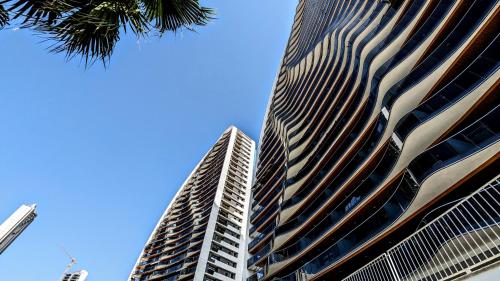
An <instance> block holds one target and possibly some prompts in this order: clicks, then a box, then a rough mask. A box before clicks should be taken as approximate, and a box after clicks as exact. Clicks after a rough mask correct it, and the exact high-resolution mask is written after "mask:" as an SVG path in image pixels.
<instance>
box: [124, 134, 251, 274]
mask: <svg viewBox="0 0 500 281" xmlns="http://www.w3.org/2000/svg"><path fill="white" fill-rule="evenodd" d="M254 154H255V142H254V141H253V140H251V139H250V138H249V137H247V136H246V135H245V134H244V133H243V132H241V131H240V130H238V129H237V128H236V127H234V126H231V127H229V128H228V129H227V130H226V131H225V132H224V133H223V134H222V136H221V137H220V138H219V140H218V141H217V142H216V144H215V145H214V147H213V148H212V149H211V150H210V151H209V152H208V153H207V154H206V155H205V156H204V157H203V159H202V161H200V163H199V164H198V165H197V166H196V168H195V169H194V170H193V172H192V173H191V174H190V176H189V177H188V179H187V180H186V181H185V182H184V184H183V185H182V187H181V188H180V189H179V191H178V192H177V194H176V195H175V197H174V199H173V200H172V201H171V202H170V204H169V206H168V207H167V210H166V211H165V213H164V214H163V216H162V218H161V219H160V221H159V223H158V224H157V225H156V227H155V229H154V231H153V233H152V235H151V236H150V238H149V239H148V242H147V243H146V247H145V249H144V250H143V251H142V252H141V254H140V256H139V259H138V261H137V263H136V265H135V266H134V269H133V270H132V273H131V274H130V277H129V280H170V279H172V280H200V281H201V280H213V281H230V280H242V279H243V277H244V276H243V275H244V272H246V256H245V252H246V246H247V241H246V240H247V233H246V231H247V220H248V218H247V217H248V208H249V201H250V189H251V179H252V175H253V168H254V164H253V161H254V157H255V156H254ZM180 218H182V219H180ZM189 221H191V223H189Z"/></svg>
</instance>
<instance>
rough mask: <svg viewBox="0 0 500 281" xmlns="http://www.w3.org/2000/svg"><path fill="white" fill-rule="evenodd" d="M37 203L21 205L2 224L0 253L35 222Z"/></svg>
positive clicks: (0, 227)
mask: <svg viewBox="0 0 500 281" xmlns="http://www.w3.org/2000/svg"><path fill="white" fill-rule="evenodd" d="M35 209H36V205H35V204H33V205H29V206H27V205H21V207H19V208H18V209H17V210H16V211H15V212H14V213H13V214H12V215H11V216H10V217H9V218H8V219H7V220H6V221H5V222H4V223H2V224H1V225H0V254H1V253H2V252H3V251H5V249H7V247H8V246H9V245H10V244H11V243H12V242H14V240H15V239H16V238H17V237H18V236H19V235H20V234H21V233H22V232H23V231H24V230H25V229H26V228H27V227H28V225H30V224H31V222H33V220H34V219H35V217H36V212H35Z"/></svg>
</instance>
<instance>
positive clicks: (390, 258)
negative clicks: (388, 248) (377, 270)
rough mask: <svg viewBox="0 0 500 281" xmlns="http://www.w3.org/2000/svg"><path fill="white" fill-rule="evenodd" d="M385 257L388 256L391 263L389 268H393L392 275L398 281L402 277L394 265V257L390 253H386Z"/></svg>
mask: <svg viewBox="0 0 500 281" xmlns="http://www.w3.org/2000/svg"><path fill="white" fill-rule="evenodd" d="M384 255H385V258H387V262H388V263H389V268H390V269H391V273H392V277H394V280H396V281H401V278H399V275H398V273H397V271H396V266H395V265H394V262H393V261H392V257H391V255H390V254H386V253H384Z"/></svg>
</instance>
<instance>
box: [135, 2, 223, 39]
mask: <svg viewBox="0 0 500 281" xmlns="http://www.w3.org/2000/svg"><path fill="white" fill-rule="evenodd" d="M142 2H143V5H144V8H145V13H146V16H147V18H148V19H149V20H150V21H153V22H154V26H155V27H156V28H157V29H158V30H159V31H160V32H161V33H164V32H166V31H176V30H177V29H179V28H182V27H185V28H191V27H192V26H193V25H205V24H207V23H208V21H209V20H210V19H212V17H213V14H214V12H213V10H212V9H209V8H206V7H202V6H200V3H199V1H198V0H142Z"/></svg>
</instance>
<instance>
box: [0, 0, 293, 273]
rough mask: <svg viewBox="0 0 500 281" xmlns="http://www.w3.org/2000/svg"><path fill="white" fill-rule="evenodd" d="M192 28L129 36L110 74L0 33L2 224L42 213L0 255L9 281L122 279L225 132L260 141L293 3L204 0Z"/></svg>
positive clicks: (29, 37)
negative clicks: (233, 129) (200, 18)
mask: <svg viewBox="0 0 500 281" xmlns="http://www.w3.org/2000/svg"><path fill="white" fill-rule="evenodd" d="M207 3H208V5H210V6H212V7H214V8H216V9H217V17H218V19H217V20H215V21H213V22H212V23H211V24H209V25H208V26H206V27H204V28H200V29H198V32H197V33H192V32H187V31H185V32H181V33H178V34H177V35H175V36H174V35H167V36H165V37H164V38H162V39H158V38H155V37H153V38H150V39H147V40H142V41H140V42H137V40H136V39H135V38H132V37H128V36H123V38H122V40H121V41H120V42H119V44H118V46H117V48H116V51H115V53H114V55H113V57H112V61H111V65H110V66H109V68H108V69H107V70H104V69H103V68H102V67H101V66H100V65H95V66H94V67H92V68H90V69H87V70H85V68H84V66H83V64H81V63H79V61H78V60H74V61H71V62H69V63H67V62H65V60H64V57H63V56H62V55H53V54H48V53H47V51H46V49H45V48H46V47H47V44H40V41H41V39H40V38H38V37H36V36H34V35H33V34H32V33H30V32H28V31H22V30H20V31H14V30H12V29H7V30H3V31H0V42H1V52H0V61H1V67H0V81H1V82H2V87H1V90H0V194H1V195H0V221H3V220H4V219H5V218H7V217H8V216H9V215H10V214H11V213H12V212H13V211H14V210H15V209H16V208H17V207H18V206H19V205H21V204H22V203H37V204H38V213H39V216H38V218H37V219H36V220H35V222H34V223H33V224H32V225H31V226H30V227H29V228H28V229H27V230H26V231H25V232H24V233H23V234H22V235H21V237H19V238H18V239H17V240H16V241H15V242H14V244H12V245H11V247H10V248H9V249H8V250H7V251H6V252H5V253H4V254H3V255H1V256H0V276H1V280H2V281H4V280H5V281H11V280H12V281H56V280H58V278H59V276H60V274H61V273H62V271H63V270H64V267H65V266H66V264H67V263H68V262H69V260H68V258H67V257H66V256H65V254H64V253H63V252H62V250H61V249H60V245H64V246H65V247H66V248H67V249H68V251H69V252H71V254H72V255H73V256H75V257H76V258H77V259H78V264H77V266H75V267H74V269H79V268H84V269H87V270H88V271H89V272H90V275H89V279H88V280H89V281H114V280H126V278H127V276H128V274H129V272H130V270H131V268H132V266H133V264H134V263H135V260H136V258H137V255H138V254H139V252H140V250H141V247H142V246H143V245H144V242H145V241H146V239H147V237H148V236H149V234H150V232H151V230H152V229H153V227H154V225H155V224H156V221H157V220H158V218H159V216H160V215H161V213H162V212H163V209H164V208H165V207H166V206H167V204H168V202H169V201H170V199H171V198H172V196H173V195H174V194H175V192H176V191H177V188H178V187H179V185H180V184H181V183H182V182H183V181H184V179H185V177H186V176H187V175H188V174H189V173H190V171H191V170H192V169H193V168H194V166H195V165H196V163H197V162H198V161H199V160H200V158H201V157H202V156H203V155H204V154H205V152H206V151H207V150H208V149H209V148H210V147H211V145H212V144H213V143H214V142H215V141H216V139H217V138H218V137H219V135H220V134H221V133H222V132H223V131H224V130H225V129H226V128H227V127H228V126H229V125H231V124H234V125H236V126H237V127H239V128H241V129H242V130H243V131H245V133H247V134H248V135H250V136H251V137H253V138H255V139H256V138H257V137H258V134H259V132H260V126H261V123H262V119H263V115H264V111H265V106H266V103H267V99H268V96H269V93H270V90H271V88H272V84H273V80H274V77H275V74H276V71H277V69H278V66H279V63H280V59H281V55H282V53H283V49H284V47H285V44H286V40H287V39H288V35H289V31H290V28H291V23H292V20H293V14H294V12H295V6H296V1H282V0H266V1H228V0H214V1H207Z"/></svg>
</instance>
